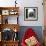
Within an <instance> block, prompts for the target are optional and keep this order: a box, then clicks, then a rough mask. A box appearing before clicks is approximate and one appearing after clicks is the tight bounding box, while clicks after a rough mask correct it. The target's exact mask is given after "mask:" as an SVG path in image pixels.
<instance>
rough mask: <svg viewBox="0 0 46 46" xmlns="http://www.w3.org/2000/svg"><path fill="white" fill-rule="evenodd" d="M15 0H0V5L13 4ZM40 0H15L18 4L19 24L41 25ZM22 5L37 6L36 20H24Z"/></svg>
mask: <svg viewBox="0 0 46 46" xmlns="http://www.w3.org/2000/svg"><path fill="white" fill-rule="evenodd" d="M14 1H15V0H0V6H1V7H4V6H5V7H7V6H15V3H14ZM42 2H43V1H42V0H21V1H20V0H17V3H18V5H17V6H19V8H20V9H19V15H20V16H19V24H20V26H43V24H44V23H43V19H44V15H43V6H42ZM24 7H38V21H24Z"/></svg>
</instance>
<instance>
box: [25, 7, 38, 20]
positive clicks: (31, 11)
mask: <svg viewBox="0 0 46 46" xmlns="http://www.w3.org/2000/svg"><path fill="white" fill-rule="evenodd" d="M24 20H26V21H37V20H38V8H37V7H24Z"/></svg>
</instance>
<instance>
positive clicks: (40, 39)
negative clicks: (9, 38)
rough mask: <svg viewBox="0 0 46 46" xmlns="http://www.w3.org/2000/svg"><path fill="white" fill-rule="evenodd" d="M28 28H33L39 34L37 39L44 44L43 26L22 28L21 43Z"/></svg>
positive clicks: (20, 33)
mask: <svg viewBox="0 0 46 46" xmlns="http://www.w3.org/2000/svg"><path fill="white" fill-rule="evenodd" d="M28 28H32V29H33V31H34V32H35V33H36V34H37V37H38V39H39V41H40V42H41V43H43V34H42V27H41V26H21V27H20V32H19V39H20V42H21V40H22V38H23V36H24V33H25V32H26V30H27V29H28Z"/></svg>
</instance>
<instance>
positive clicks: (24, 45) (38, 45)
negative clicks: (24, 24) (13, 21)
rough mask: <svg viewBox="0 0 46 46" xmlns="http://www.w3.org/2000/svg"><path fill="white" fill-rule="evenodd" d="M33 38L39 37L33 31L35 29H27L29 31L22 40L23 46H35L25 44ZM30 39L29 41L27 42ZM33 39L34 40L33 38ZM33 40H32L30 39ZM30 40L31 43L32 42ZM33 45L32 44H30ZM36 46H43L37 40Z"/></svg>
mask: <svg viewBox="0 0 46 46" xmlns="http://www.w3.org/2000/svg"><path fill="white" fill-rule="evenodd" d="M32 36H33V37H34V39H35V38H36V37H37V35H36V33H35V32H34V31H33V29H31V28H29V29H27V31H26V32H25V35H24V37H23V38H22V42H21V46H33V45H27V44H28V43H29V42H27V43H26V42H25V41H28V40H29V39H30V38H32ZM27 39H28V40H27ZM32 39H33V38H32ZM30 40H31V39H30ZM30 40H29V41H30ZM30 44H31V43H30ZM34 46H41V44H40V42H39V41H38V40H37V38H36V44H35V45H34Z"/></svg>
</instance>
